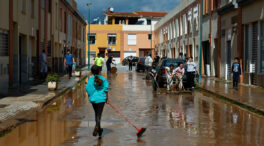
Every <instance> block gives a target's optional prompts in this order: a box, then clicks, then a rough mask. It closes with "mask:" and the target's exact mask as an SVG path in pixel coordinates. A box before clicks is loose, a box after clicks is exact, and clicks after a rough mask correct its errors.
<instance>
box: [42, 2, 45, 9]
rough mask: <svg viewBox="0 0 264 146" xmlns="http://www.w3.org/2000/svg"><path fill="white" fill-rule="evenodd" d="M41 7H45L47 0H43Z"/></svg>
mask: <svg viewBox="0 0 264 146" xmlns="http://www.w3.org/2000/svg"><path fill="white" fill-rule="evenodd" d="M41 8H43V9H45V0H41Z"/></svg>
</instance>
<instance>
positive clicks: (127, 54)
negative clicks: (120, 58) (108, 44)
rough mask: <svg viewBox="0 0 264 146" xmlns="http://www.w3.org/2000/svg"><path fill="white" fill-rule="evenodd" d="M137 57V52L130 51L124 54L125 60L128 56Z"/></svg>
mask: <svg viewBox="0 0 264 146" xmlns="http://www.w3.org/2000/svg"><path fill="white" fill-rule="evenodd" d="M131 55H132V56H137V52H136V51H129V52H125V53H124V58H126V57H127V56H131Z"/></svg>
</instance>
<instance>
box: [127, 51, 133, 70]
mask: <svg viewBox="0 0 264 146" xmlns="http://www.w3.org/2000/svg"><path fill="white" fill-rule="evenodd" d="M128 66H129V71H132V69H133V57H132V55H131V56H130V57H129V58H128Z"/></svg>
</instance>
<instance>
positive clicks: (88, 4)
mask: <svg viewBox="0 0 264 146" xmlns="http://www.w3.org/2000/svg"><path fill="white" fill-rule="evenodd" d="M86 5H87V6H88V51H87V53H88V71H89V70H90V66H91V64H90V55H91V54H90V23H91V20H90V14H91V10H90V6H91V5H92V3H87V4H86Z"/></svg>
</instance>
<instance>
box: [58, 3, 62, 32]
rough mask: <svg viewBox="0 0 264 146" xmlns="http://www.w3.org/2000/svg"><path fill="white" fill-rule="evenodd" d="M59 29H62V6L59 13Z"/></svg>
mask: <svg viewBox="0 0 264 146" xmlns="http://www.w3.org/2000/svg"><path fill="white" fill-rule="evenodd" d="M59 30H60V31H62V8H60V14H59Z"/></svg>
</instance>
